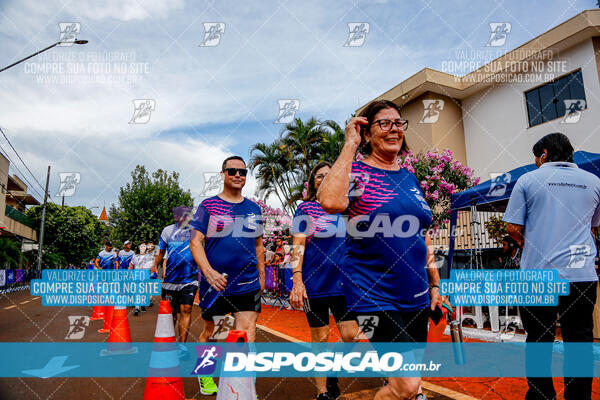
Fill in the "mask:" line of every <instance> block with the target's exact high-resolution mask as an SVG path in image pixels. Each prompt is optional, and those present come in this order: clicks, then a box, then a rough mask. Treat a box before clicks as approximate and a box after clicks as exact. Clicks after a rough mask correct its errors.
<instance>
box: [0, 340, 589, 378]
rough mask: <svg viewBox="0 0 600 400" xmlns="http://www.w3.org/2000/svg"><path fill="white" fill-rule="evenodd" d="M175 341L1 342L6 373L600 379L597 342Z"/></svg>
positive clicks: (2, 370)
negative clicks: (544, 357) (546, 358)
mask: <svg viewBox="0 0 600 400" xmlns="http://www.w3.org/2000/svg"><path fill="white" fill-rule="evenodd" d="M177 345H178V343H119V344H118V346H116V345H115V344H111V343H0V354H2V355H3V358H4V359H6V360H11V361H10V362H6V363H2V364H0V377H3V378H4V377H22V378H24V377H33V376H35V377H46V378H48V377H54V376H61V377H146V376H160V374H161V371H168V372H166V373H168V376H177V375H179V376H182V377H191V376H195V375H203V374H210V375H213V376H257V377H311V376H330V375H331V374H335V375H336V376H340V377H389V376H423V377H524V376H526V374H528V375H529V376H564V375H567V376H574V377H577V376H588V377H591V376H593V377H600V344H598V343H595V344H592V343H589V344H584V343H566V344H564V346H562V347H557V346H553V344H552V343H547V344H546V343H530V344H527V345H525V344H524V343H463V344H453V343H428V344H425V343H422V344H420V345H421V346H425V345H426V346H425V347H418V345H419V344H407V343H354V344H350V343H323V344H311V343H251V344H237V343H187V344H185V347H186V349H187V350H188V353H189V354H188V357H187V358H184V359H181V360H180V359H179V358H178V356H177ZM111 346H112V347H111ZM458 353H460V354H458ZM538 353H539V354H542V353H546V354H552V361H551V362H550V363H548V364H547V365H541V364H542V363H540V362H539V361H538V362H534V363H529V365H528V366H527V368H526V363H525V360H526V356H527V354H529V356H534V357H535V356H536V355H537V354H538ZM565 354H567V356H568V357H567V360H569V361H568V362H567V363H566V364H564V361H565ZM538 360H539V359H538ZM563 364H564V365H563ZM563 367H564V370H563ZM162 373H165V372H162ZM174 374H175V375H174Z"/></svg>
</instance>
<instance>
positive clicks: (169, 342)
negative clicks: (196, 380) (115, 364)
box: [144, 300, 185, 400]
mask: <svg viewBox="0 0 600 400" xmlns="http://www.w3.org/2000/svg"><path fill="white" fill-rule="evenodd" d="M171 311H172V310H171V303H170V302H169V301H168V300H162V301H161V302H160V307H159V309H158V319H157V321H156V331H155V333H154V345H153V346H152V355H151V356H150V369H149V371H148V377H147V378H146V388H145V389H144V400H185V393H184V391H183V379H182V378H181V374H180V370H179V357H178V356H177V345H176V344H175V328H174V326H173V316H172V314H171Z"/></svg>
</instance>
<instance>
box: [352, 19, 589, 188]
mask: <svg viewBox="0 0 600 400" xmlns="http://www.w3.org/2000/svg"><path fill="white" fill-rule="evenodd" d="M599 28H600V10H587V11H584V12H582V13H580V14H578V15H576V16H575V17H573V18H571V19H569V20H567V21H565V22H563V23H561V24H560V25H558V26H556V27H554V28H552V29H550V30H549V31H547V32H545V33H543V34H542V35H540V36H538V37H536V38H534V39H532V40H530V41H529V42H527V43H525V44H523V45H522V46H520V47H518V48H516V49H514V50H512V51H509V52H507V53H505V54H504V55H503V56H501V57H499V58H497V59H495V60H493V61H492V62H490V63H488V64H486V65H484V66H482V67H480V68H478V69H477V70H475V71H472V72H470V73H469V74H467V75H464V76H455V75H451V74H447V73H444V72H441V71H436V70H432V69H429V68H426V69H423V70H421V71H419V72H418V73H417V74H415V75H413V76H411V77H410V78H408V79H406V80H405V81H403V82H401V83H400V84H398V85H397V86H395V87H394V88H392V89H390V90H388V91H387V92H385V93H383V94H382V95H381V96H379V97H377V99H386V100H391V101H393V102H395V103H396V104H398V105H400V106H401V107H402V112H403V117H404V118H407V119H408V120H409V121H410V124H409V128H408V131H407V133H406V138H407V142H408V144H409V146H410V147H411V148H412V149H413V150H414V151H416V152H419V151H427V150H430V149H433V148H437V149H440V150H441V149H445V148H449V149H451V150H452V151H453V152H454V155H455V157H456V158H457V159H458V160H459V161H461V162H463V163H466V164H467V165H468V166H469V167H471V168H472V169H473V170H474V173H475V175H476V176H480V177H481V179H482V180H487V179H490V178H491V177H493V176H494V174H499V173H503V172H506V171H508V170H511V169H513V168H516V167H519V166H521V165H524V164H529V163H532V162H533V155H532V153H531V148H532V146H533V144H534V143H535V142H536V141H537V140H539V139H540V138H541V137H542V136H544V135H546V134H548V133H551V132H562V133H564V134H566V135H567V136H568V137H569V138H570V139H571V141H572V143H573V146H574V147H575V149H576V150H585V151H590V152H600V131H599V130H600V115H599V114H598V113H594V110H598V109H599V107H600V29H599ZM363 107H364V106H363ZM361 109H362V108H361ZM361 109H359V110H357V112H360V110H361Z"/></svg>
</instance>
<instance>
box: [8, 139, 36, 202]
mask: <svg viewBox="0 0 600 400" xmlns="http://www.w3.org/2000/svg"><path fill="white" fill-rule="evenodd" d="M0 150H1V152H2V155H4V157H6V158H7V159H8V161H9V162H10V164H11V165H12V166H13V167H14V168H15V169H16V170H17V172H18V173H19V174H20V175H21V176H23V180H24V181H25V183H27V184H28V185H29V187H30V188H31V189H33V190H34V191H35V194H37V195H38V196H42V194H40V192H39V191H38V190H37V188H36V187H35V186H33V185H32V184H31V182H29V180H28V179H27V178H25V175H24V174H23V172H22V171H21V170H20V169H19V167H17V165H16V164H15V163H14V162H13V161H12V159H11V158H10V157H9V155H8V153H7V152H6V150H4V148H3V147H2V146H0Z"/></svg>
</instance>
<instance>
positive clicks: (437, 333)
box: [427, 306, 448, 343]
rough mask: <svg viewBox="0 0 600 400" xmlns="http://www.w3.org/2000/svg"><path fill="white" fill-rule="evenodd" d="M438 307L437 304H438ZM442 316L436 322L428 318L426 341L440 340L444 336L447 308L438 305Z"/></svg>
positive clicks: (436, 341) (434, 341)
mask: <svg viewBox="0 0 600 400" xmlns="http://www.w3.org/2000/svg"><path fill="white" fill-rule="evenodd" d="M438 307H439V306H438ZM440 309H441V314H442V317H441V318H440V320H439V321H438V323H437V324H436V323H435V322H434V321H433V320H432V319H431V318H429V330H428V331H427V341H428V342H430V343H439V342H442V337H443V336H444V330H445V329H446V315H447V314H448V310H447V309H446V307H440Z"/></svg>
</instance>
